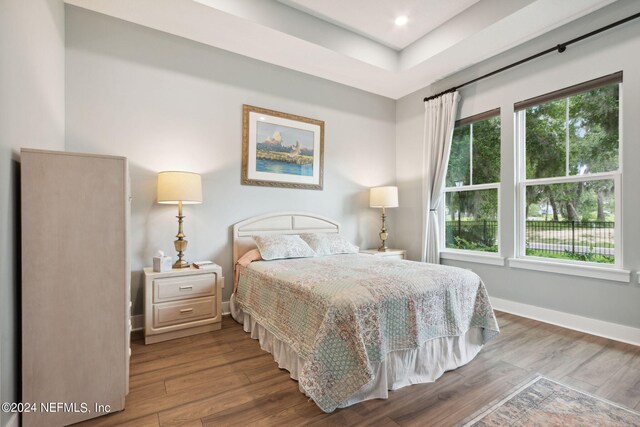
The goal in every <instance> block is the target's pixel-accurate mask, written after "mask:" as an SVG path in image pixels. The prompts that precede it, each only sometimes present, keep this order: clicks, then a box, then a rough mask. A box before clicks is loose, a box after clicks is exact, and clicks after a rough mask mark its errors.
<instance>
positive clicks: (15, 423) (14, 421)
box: [5, 413, 20, 427]
mask: <svg viewBox="0 0 640 427" xmlns="http://www.w3.org/2000/svg"><path fill="white" fill-rule="evenodd" d="M5 427H20V417H19V416H18V414H17V413H15V414H13V415H12V416H11V418H9V421H7V424H6V425H5Z"/></svg>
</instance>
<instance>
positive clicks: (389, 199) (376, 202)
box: [369, 187, 398, 252]
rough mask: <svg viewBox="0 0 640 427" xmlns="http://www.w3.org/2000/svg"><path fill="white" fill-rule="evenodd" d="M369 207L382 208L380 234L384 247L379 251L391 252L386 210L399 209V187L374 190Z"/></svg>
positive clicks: (370, 196) (371, 193)
mask: <svg viewBox="0 0 640 427" xmlns="http://www.w3.org/2000/svg"><path fill="white" fill-rule="evenodd" d="M369 207H372V208H382V228H381V229H380V234H379V236H380V240H382V245H381V246H380V247H379V248H378V251H380V252H385V251H387V250H389V248H387V239H388V238H389V233H387V227H386V226H385V220H386V219H387V216H386V214H385V211H384V209H385V208H397V207H398V187H375V188H372V189H371V191H370V193H369Z"/></svg>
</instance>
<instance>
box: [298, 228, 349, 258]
mask: <svg viewBox="0 0 640 427" xmlns="http://www.w3.org/2000/svg"><path fill="white" fill-rule="evenodd" d="M300 238H301V239H302V240H304V241H305V242H307V243H308V244H309V246H310V247H311V249H313V250H314V251H315V253H316V254H318V256H325V255H336V254H357V253H358V251H359V250H360V248H359V247H357V246H356V245H354V244H352V243H351V242H349V241H348V240H347V239H345V238H344V237H342V236H341V235H339V234H335V233H329V234H327V233H309V234H301V235H300Z"/></svg>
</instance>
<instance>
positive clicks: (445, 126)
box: [422, 92, 460, 264]
mask: <svg viewBox="0 0 640 427" xmlns="http://www.w3.org/2000/svg"><path fill="white" fill-rule="evenodd" d="M459 101H460V94H459V93H458V92H452V93H447V94H444V95H442V96H440V97H438V98H436V99H432V100H429V101H426V102H425V103H424V108H425V115H424V141H423V145H422V174H423V175H422V200H423V204H422V212H423V221H422V224H423V233H422V238H423V241H422V261H423V262H425V261H426V262H430V263H434V264H439V263H440V249H439V248H440V246H439V230H438V228H439V227H440V221H439V220H438V206H439V205H440V201H441V199H442V190H443V188H444V179H445V176H446V175H447V165H448V164H449V152H450V150H451V138H452V136H453V127H454V125H455V122H456V111H457V108H458V102H459Z"/></svg>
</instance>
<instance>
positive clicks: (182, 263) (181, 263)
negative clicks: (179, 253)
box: [172, 259, 191, 268]
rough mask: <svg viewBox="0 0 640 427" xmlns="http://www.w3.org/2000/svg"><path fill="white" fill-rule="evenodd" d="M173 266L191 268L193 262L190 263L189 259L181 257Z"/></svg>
mask: <svg viewBox="0 0 640 427" xmlns="http://www.w3.org/2000/svg"><path fill="white" fill-rule="evenodd" d="M172 267H173V268H189V267H191V264H189V263H188V262H187V261H185V260H183V259H179V260H177V261H176V262H174V263H173V266H172Z"/></svg>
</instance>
